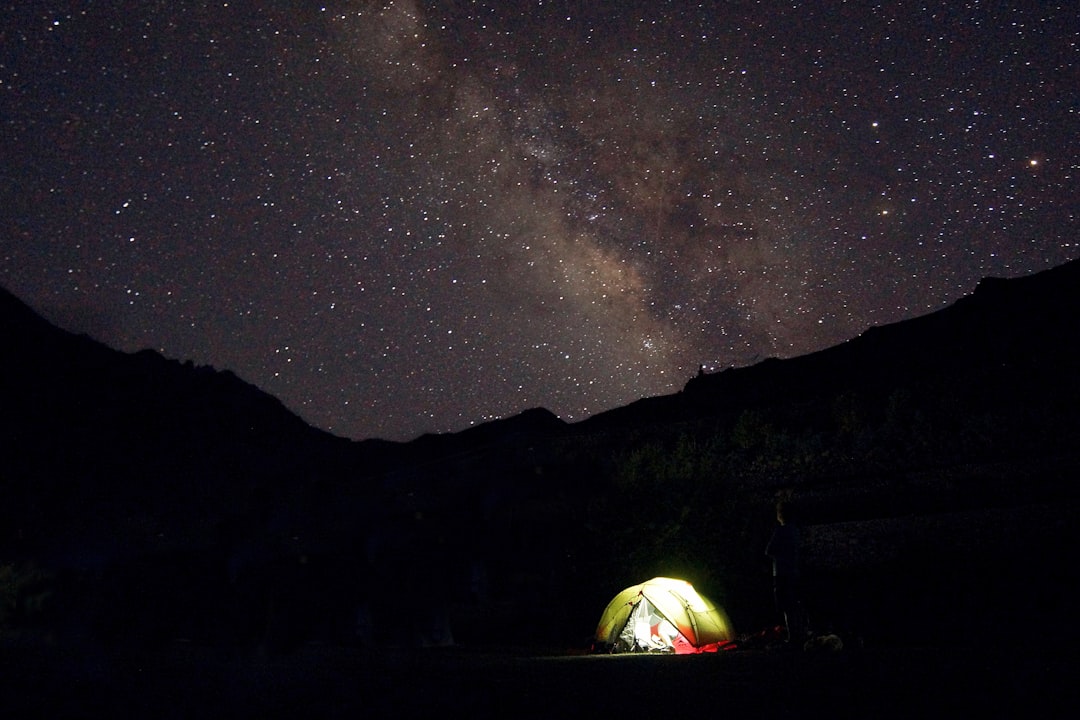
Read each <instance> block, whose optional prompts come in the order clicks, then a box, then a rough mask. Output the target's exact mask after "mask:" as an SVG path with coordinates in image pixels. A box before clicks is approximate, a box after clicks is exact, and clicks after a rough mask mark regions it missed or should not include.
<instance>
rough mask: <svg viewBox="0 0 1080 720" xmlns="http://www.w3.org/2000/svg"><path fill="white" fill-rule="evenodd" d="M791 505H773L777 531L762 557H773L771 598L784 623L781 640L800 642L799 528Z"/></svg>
mask: <svg viewBox="0 0 1080 720" xmlns="http://www.w3.org/2000/svg"><path fill="white" fill-rule="evenodd" d="M792 520H793V518H792V508H791V505H790V503H788V502H785V501H783V500H781V501H780V502H778V503H777V504H776V528H775V529H774V530H773V534H772V537H771V538H770V539H769V544H768V545H767V546H766V547H765V554H766V555H768V556H769V557H770V558H772V569H773V597H774V598H775V601H776V611H777V613H779V615H780V617H781V619H782V620H783V630H784V641H785V642H790V641H791V640H792V638H794V639H796V640H798V641H801V640H802V638H803V635H804V634H805V633H806V627H805V623H804V621H803V610H802V598H801V597H800V589H799V582H800V578H799V545H800V542H801V537H800V535H799V528H798V527H797V526H796V525H795V524H794V522H792Z"/></svg>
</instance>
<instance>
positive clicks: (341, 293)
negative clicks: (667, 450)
mask: <svg viewBox="0 0 1080 720" xmlns="http://www.w3.org/2000/svg"><path fill="white" fill-rule="evenodd" d="M0 8H2V26H0V157H2V160H3V162H2V166H0V172H2V176H0V177H2V181H0V285H3V286H4V287H6V288H7V289H9V290H10V291H11V292H13V293H14V294H16V295H17V296H19V297H20V298H21V299H23V300H24V301H26V302H27V303H29V304H30V305H31V306H32V307H34V308H35V309H37V310H38V311H39V312H41V313H42V314H44V315H45V316H46V317H47V318H48V319H50V320H52V321H53V322H56V323H57V324H59V325H60V326H62V327H64V328H66V329H68V330H72V331H76V332H85V333H88V334H89V335H91V336H92V337H94V338H96V339H98V340H101V341H102V342H104V343H106V344H108V345H110V346H112V347H114V348H117V349H120V350H124V351H136V350H139V349H143V348H153V349H155V350H158V351H159V352H161V353H162V354H163V355H165V356H166V357H169V358H173V359H176V360H181V361H183V360H189V359H190V360H193V361H194V362H195V363H196V364H199V365H212V366H214V367H215V368H218V369H229V370H232V371H233V372H235V373H236V374H237V375H239V376H240V377H241V378H243V379H245V380H247V381H248V382H251V383H253V384H255V385H257V386H259V387H260V388H262V389H263V390H265V391H267V392H269V393H271V394H273V395H275V396H276V397H278V398H280V399H281V400H282V402H284V403H285V405H286V406H288V407H289V408H290V409H292V410H293V411H295V412H296V413H297V414H299V415H300V416H301V417H303V418H304V419H305V420H307V421H308V422H310V423H311V424H313V425H315V426H318V427H321V428H325V429H327V430H330V431H331V432H333V433H335V434H337V435H341V436H345V437H350V438H355V439H361V438H371V437H378V438H385V439H393V440H407V439H410V438H413V437H415V436H417V435H419V434H421V433H424V432H445V431H456V430H461V429H464V428H466V427H469V426H470V425H472V424H476V423H479V422H483V421H485V420H489V419H492V418H495V417H505V416H508V415H512V414H516V413H518V412H520V411H522V410H525V409H528V408H532V407H538V406H541V407H546V408H548V409H550V410H552V411H553V412H555V413H557V414H558V415H559V416H561V417H563V418H564V419H566V420H578V419H582V418H584V417H587V416H589V415H592V414H595V413H597V412H600V411H602V410H606V409H610V408H612V407H617V406H620V405H625V404H627V403H629V402H631V401H634V400H636V399H639V398H641V397H646V396H652V395H659V394H666V393H670V392H675V391H677V390H678V389H680V388H681V387H682V386H683V385H684V384H685V382H686V381H687V380H688V379H689V378H690V377H691V376H693V375H694V374H696V373H697V372H698V369H699V367H700V366H704V368H705V369H706V370H710V371H712V370H719V369H722V368H727V367H731V366H741V365H746V364H749V363H753V362H756V361H757V360H760V359H763V358H765V357H770V356H775V357H790V356H794V355H800V354H804V353H807V352H810V351H813V350H817V349H820V348H823V347H827V346H830V345H834V344H836V343H839V342H842V341H844V340H846V339H849V338H851V337H854V336H856V335H858V334H860V333H861V332H863V331H864V330H865V329H866V328H868V327H870V326H872V325H881V324H885V323H889V322H894V321H897V320H901V319H904V318H908V317H912V316H916V315H922V314H925V313H927V312H930V311H933V310H935V309H939V308H941V307H943V306H944V305H946V304H949V303H951V302H954V301H955V300H956V299H958V298H959V297H961V296H962V295H964V294H967V293H969V292H971V291H972V290H973V289H974V287H975V285H976V284H977V282H978V280H979V279H980V278H982V277H985V276H989V275H993V276H1003V277H1015V276H1020V275H1026V274H1029V273H1031V272H1035V271H1038V270H1043V269H1046V268H1049V267H1052V266H1055V265H1059V264H1061V263H1063V262H1065V261H1068V260H1071V259H1074V258H1077V257H1080V238H1078V235H1077V228H1078V213H1080V207H1078V202H1077V198H1078V193H1077V185H1076V183H1077V179H1078V177H1080V167H1078V166H1080V152H1078V150H1080V141H1078V137H1080V134H1078V122H1077V121H1078V119H1080V118H1078V115H1080V109H1078V102H1077V100H1078V88H1080V73H1078V71H1077V63H1076V60H1077V56H1078V54H1080V20H1078V17H1080V13H1078V11H1077V7H1076V4H1075V2H1072V1H1070V2H1004V1H998V2H978V1H976V0H969V1H968V2H957V3H952V2H949V3H938V2H927V3H906V2H890V3H876V2H853V1H849V2H843V1H842V0H828V1H825V0H821V1H819V2H794V1H790V0H789V1H788V2H749V1H735V2H704V3H695V2H663V1H661V0H648V1H644V2H633V1H630V2H627V1H620V2H615V1H614V0H611V1H603V0H597V1H596V2H582V1H580V0H579V1H578V2H556V1H547V2H545V1H541V0H532V1H530V2H524V1H521V2H513V1H500V2H497V1H495V0H492V1H490V2H469V1H467V0H445V1H441V2H419V1H417V0H404V1H397V0H396V1H394V2H346V1H343V0H336V1H328V2H323V3H319V2H304V1H297V0H288V1H287V2H286V1H265V2H245V1H243V0H239V1H235V2H192V1H188V0H157V1H150V0H146V1H145V2H130V1H122V0H109V1H107V2H106V1H100V2H93V1H89V0H87V1H84V2H50V1H48V0H32V1H29V2H17V3H15V2H8V3H4V4H3V5H2V6H0Z"/></svg>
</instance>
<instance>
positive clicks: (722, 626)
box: [596, 577, 734, 655]
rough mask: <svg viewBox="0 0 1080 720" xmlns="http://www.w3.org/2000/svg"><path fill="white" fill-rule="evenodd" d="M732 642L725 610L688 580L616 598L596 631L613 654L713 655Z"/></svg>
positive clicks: (633, 589) (645, 586)
mask: <svg viewBox="0 0 1080 720" xmlns="http://www.w3.org/2000/svg"><path fill="white" fill-rule="evenodd" d="M673 630H674V631H675V632H674V633H673V632H672V631H673ZM733 638H734V633H733V632H732V630H731V623H730V621H729V620H728V618H727V615H726V614H725V613H724V611H723V610H722V609H720V608H718V607H717V606H716V605H714V604H713V603H712V602H710V601H709V600H708V599H706V598H704V597H702V596H701V595H700V594H699V593H698V592H697V591H696V590H695V589H694V587H693V586H692V585H691V584H690V583H688V582H686V581H685V580H678V579H675V578H665V577H656V578H653V579H652V580H648V581H646V582H643V583H641V584H639V585H632V586H630V587H628V588H626V589H625V590H623V591H622V592H620V593H618V594H617V595H616V596H615V597H614V598H612V600H611V602H610V603H608V605H607V607H606V608H605V609H604V612H603V614H602V615H601V616H600V622H599V624H598V625H597V628H596V641H597V643H598V644H599V645H601V646H604V647H608V648H610V649H611V651H612V652H668V653H670V652H674V653H676V654H680V655H681V654H688V653H700V652H715V651H716V650H718V649H719V648H720V647H721V646H722V645H724V644H726V643H728V642H729V641H731V640H732V639H733Z"/></svg>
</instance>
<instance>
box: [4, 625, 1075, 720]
mask: <svg viewBox="0 0 1080 720" xmlns="http://www.w3.org/2000/svg"><path fill="white" fill-rule="evenodd" d="M0 652H2V655H0V717H2V718H24V717H42V718H73V717H130V718H187V717H190V718H206V717H227V718H232V719H236V718H271V717H302V718H371V717H457V716H460V717H470V718H474V717H506V718H516V717H537V718H547V717H551V718H558V717H612V718H620V717H650V716H654V717H655V716H661V717H678V716H695V717H729V716H737V717H741V718H751V717H753V718H761V717H825V718H829V717H833V718H835V717H866V718H871V717H873V718H883V717H889V718H919V717H941V716H945V715H951V716H954V717H988V718H992V717H1009V716H1015V715H1020V716H1022V717H1032V718H1049V717H1075V713H1076V700H1077V699H1078V697H1080V693H1078V685H1080V675H1078V674H1077V670H1078V669H1080V668H1078V665H1077V663H1076V660H1075V654H1074V653H1073V652H1072V651H1071V649H1066V648H1062V649H1060V651H1057V650H1040V651H1038V652H1035V651H1032V650H1031V649H1030V648H1029V649H1027V650H1024V651H1020V650H1017V649H1013V648H1010V647H1009V643H1008V641H1007V640H1005V639H1003V641H1002V644H1001V647H1000V648H997V649H990V650H988V649H985V648H981V649H978V650H969V649H965V648H955V647H954V648H918V647H903V648H900V647H880V648H864V649H854V650H853V649H844V650H842V651H840V652H837V653H830V654H815V653H805V652H801V651H785V650H765V649H757V650H736V651H729V652H726V653H721V654H714V655H696V656H666V655H660V656H658V655H651V656H643V655H572V654H560V653H538V654H532V653H527V652H522V651H516V652H511V651H495V650H479V649H468V648H460V647H459V648H445V649H438V650H391V651H385V652H380V653H375V652H371V651H368V650H361V649H356V648H341V647H329V646H308V647H305V648H302V649H300V650H298V651H296V652H293V653H289V654H277V655H276V654H266V653H259V652H256V651H248V652H244V653H240V652H236V651H225V650H219V649H211V648H203V647H198V646H193V645H183V644H177V645H173V646H170V647H168V648H164V649H159V650H156V651H153V652H148V651H136V650H130V649H125V650H120V649H104V648H100V647H98V648H89V647H83V648H81V649H80V650H78V651H76V650H74V649H72V648H66V649H65V648H60V647H56V646H42V645H40V644H35V645H27V644H22V645H19V646H12V645H11V644H8V645H0Z"/></svg>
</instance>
